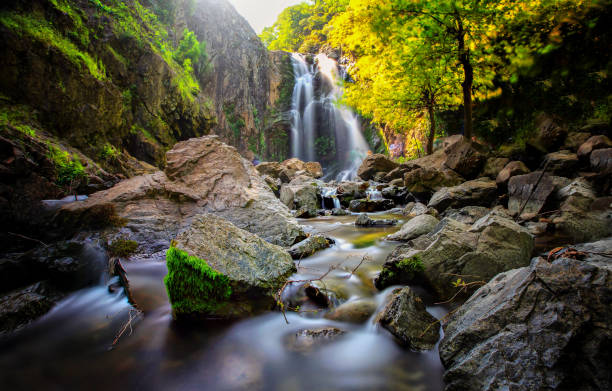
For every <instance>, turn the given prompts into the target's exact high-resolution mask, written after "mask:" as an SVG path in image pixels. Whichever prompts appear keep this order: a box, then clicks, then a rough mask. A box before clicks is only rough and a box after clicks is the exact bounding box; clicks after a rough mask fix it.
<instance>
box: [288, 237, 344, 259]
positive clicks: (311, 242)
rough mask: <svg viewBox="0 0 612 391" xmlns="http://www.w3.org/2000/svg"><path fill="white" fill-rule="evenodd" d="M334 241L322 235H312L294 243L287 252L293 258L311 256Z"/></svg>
mask: <svg viewBox="0 0 612 391" xmlns="http://www.w3.org/2000/svg"><path fill="white" fill-rule="evenodd" d="M333 243H334V241H333V240H332V239H329V238H326V237H325V236H322V235H312V236H309V237H308V238H307V239H304V240H302V241H301V242H299V243H296V244H294V245H293V246H291V248H290V249H289V254H290V255H291V257H292V258H293V259H302V258H306V257H309V256H311V255H312V254H314V253H316V252H317V251H319V250H323V249H325V248H328V247H329V246H331V245H332V244H333Z"/></svg>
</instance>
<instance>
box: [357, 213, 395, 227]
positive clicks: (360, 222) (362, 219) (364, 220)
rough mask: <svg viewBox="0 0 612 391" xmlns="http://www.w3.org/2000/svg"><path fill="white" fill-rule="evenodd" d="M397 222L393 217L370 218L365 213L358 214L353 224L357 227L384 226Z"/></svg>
mask: <svg viewBox="0 0 612 391" xmlns="http://www.w3.org/2000/svg"><path fill="white" fill-rule="evenodd" d="M395 224H397V220H395V219H378V220H375V219H372V218H370V216H368V215H367V214H366V213H364V214H362V215H359V217H357V220H355V225H356V226H358V227H384V226H392V225H395Z"/></svg>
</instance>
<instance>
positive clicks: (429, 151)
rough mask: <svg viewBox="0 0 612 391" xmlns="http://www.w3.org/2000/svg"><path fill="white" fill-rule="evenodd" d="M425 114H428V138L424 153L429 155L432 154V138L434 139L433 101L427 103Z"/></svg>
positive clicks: (434, 117)
mask: <svg viewBox="0 0 612 391" xmlns="http://www.w3.org/2000/svg"><path fill="white" fill-rule="evenodd" d="M427 113H428V114H429V136H428V137H427V149H426V150H425V152H426V153H427V154H428V155H431V154H432V153H433V144H434V138H435V137H436V116H435V113H434V104H433V101H430V102H428V104H427Z"/></svg>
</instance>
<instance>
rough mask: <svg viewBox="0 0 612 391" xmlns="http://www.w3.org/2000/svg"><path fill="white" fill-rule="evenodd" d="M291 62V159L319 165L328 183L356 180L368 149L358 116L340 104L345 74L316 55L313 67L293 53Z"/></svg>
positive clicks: (334, 63) (330, 62)
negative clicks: (293, 77)
mask: <svg viewBox="0 0 612 391" xmlns="http://www.w3.org/2000/svg"><path fill="white" fill-rule="evenodd" d="M292 62H293V72H294V75H295V86H294V88H293V97H292V106H291V108H292V123H291V134H290V143H291V156H292V157H297V158H299V159H301V160H304V161H319V162H320V163H321V165H322V166H323V168H324V170H325V173H326V177H327V178H329V179H331V178H334V177H335V179H336V180H338V181H345V180H351V179H354V178H355V177H356V173H357V169H358V168H359V166H360V165H361V162H362V161H363V159H364V158H365V156H366V155H367V151H368V149H369V147H368V144H367V142H366V141H365V139H364V137H363V134H362V132H361V124H360V121H359V118H358V116H357V115H356V114H355V113H354V112H353V111H352V110H350V109H349V108H348V107H346V106H343V105H340V104H339V103H338V100H339V99H340V98H341V97H342V93H343V90H342V87H341V84H340V82H341V81H342V80H343V79H344V77H345V75H344V70H343V69H341V68H340V67H339V66H338V64H337V63H336V61H335V60H333V59H331V58H329V57H327V55H325V54H319V55H317V56H316V58H315V64H314V65H311V64H308V62H307V61H306V59H305V58H304V56H303V55H301V54H297V53H294V54H293V56H292Z"/></svg>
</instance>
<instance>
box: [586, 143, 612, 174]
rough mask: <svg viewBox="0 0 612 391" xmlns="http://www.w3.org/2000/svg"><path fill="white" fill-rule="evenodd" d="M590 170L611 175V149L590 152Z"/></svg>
mask: <svg viewBox="0 0 612 391" xmlns="http://www.w3.org/2000/svg"><path fill="white" fill-rule="evenodd" d="M590 162H591V168H592V169H593V170H594V171H597V172H602V173H612V148H602V149H597V150H595V151H593V152H591V159H590Z"/></svg>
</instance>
